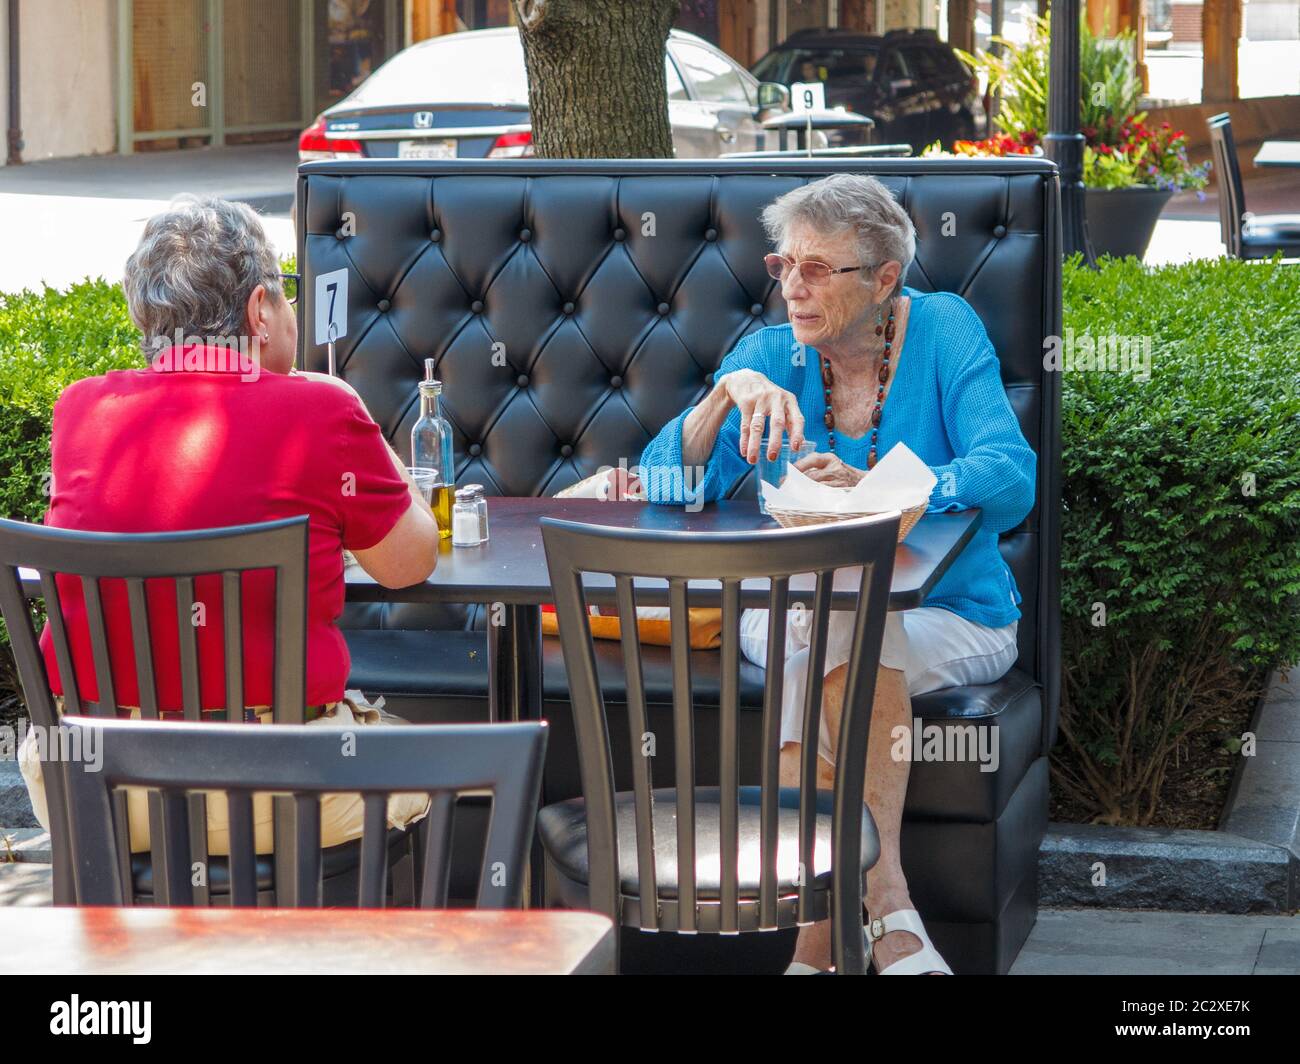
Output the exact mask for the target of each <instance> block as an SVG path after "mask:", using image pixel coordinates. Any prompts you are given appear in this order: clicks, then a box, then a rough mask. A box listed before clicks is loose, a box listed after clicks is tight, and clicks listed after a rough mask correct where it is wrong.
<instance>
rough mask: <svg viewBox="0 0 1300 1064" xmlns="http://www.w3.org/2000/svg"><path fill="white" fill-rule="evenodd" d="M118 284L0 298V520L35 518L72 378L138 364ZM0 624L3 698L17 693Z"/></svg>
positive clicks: (45, 494) (136, 337)
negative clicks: (56, 420)
mask: <svg viewBox="0 0 1300 1064" xmlns="http://www.w3.org/2000/svg"><path fill="white" fill-rule="evenodd" d="M139 342H140V333H139V331H138V330H137V329H136V327H135V326H134V325H133V324H132V323H131V318H130V315H129V314H128V313H127V310H126V299H125V297H124V296H123V295H122V289H121V287H120V286H118V285H113V284H109V283H108V282H107V281H104V280H102V279H101V280H95V281H91V280H86V281H82V282H81V283H80V284H75V285H72V286H71V287H70V288H68V289H66V290H65V291H59V290H57V289H53V288H46V289H45V290H44V291H41V292H32V291H28V290H24V291H22V292H19V293H18V294H16V295H5V294H3V293H0V517H7V518H12V519H14V520H19V521H40V520H41V519H42V518H43V516H44V514H45V507H46V505H47V504H48V501H49V469H50V415H51V414H52V413H53V410H54V402H55V400H56V399H58V397H59V395H60V393H61V392H62V391H63V389H64V388H66V387H67V386H68V385H69V384H71V383H72V382H73V381H76V380H80V379H81V378H82V377H91V376H94V375H95V374H98V373H107V372H108V371H109V370H111V369H125V368H128V367H131V366H143V365H144V356H143V355H142V354H141V352H140V347H139ZM17 686H18V684H17V676H16V674H15V672H14V668H13V661H12V658H11V657H10V654H9V637H8V633H7V632H6V631H5V628H4V623H3V621H0V697H3V695H4V694H5V693H6V692H7V691H13V690H16V689H17Z"/></svg>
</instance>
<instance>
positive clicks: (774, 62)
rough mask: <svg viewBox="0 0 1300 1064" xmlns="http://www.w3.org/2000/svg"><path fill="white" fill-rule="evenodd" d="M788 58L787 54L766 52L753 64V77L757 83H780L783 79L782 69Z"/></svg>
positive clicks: (788, 54)
mask: <svg viewBox="0 0 1300 1064" xmlns="http://www.w3.org/2000/svg"><path fill="white" fill-rule="evenodd" d="M789 58H790V53H789V52H768V53H767V55H765V56H763V58H762V59H760V60H759V61H758V62H757V63H755V64H754V71H753V74H754V77H756V78H758V80H759V81H782V80H784V78H785V74H784V67H785V63H786V60H787V59H789Z"/></svg>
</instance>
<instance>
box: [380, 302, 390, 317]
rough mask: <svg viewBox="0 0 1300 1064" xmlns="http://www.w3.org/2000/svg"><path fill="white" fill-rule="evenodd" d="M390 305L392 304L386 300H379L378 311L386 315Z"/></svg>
mask: <svg viewBox="0 0 1300 1064" xmlns="http://www.w3.org/2000/svg"><path fill="white" fill-rule="evenodd" d="M392 305H393V304H392V303H390V302H388V300H386V299H381V300H380V301H379V309H380V311H382V312H383V313H385V314H387V313H388V308H389V307H391V306H392Z"/></svg>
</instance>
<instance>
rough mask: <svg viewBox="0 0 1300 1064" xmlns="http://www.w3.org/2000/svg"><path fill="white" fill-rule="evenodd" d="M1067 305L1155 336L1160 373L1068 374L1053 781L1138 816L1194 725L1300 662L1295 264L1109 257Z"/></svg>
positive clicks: (1107, 328)
mask: <svg viewBox="0 0 1300 1064" xmlns="http://www.w3.org/2000/svg"><path fill="white" fill-rule="evenodd" d="M1065 307H1066V314H1065V321H1066V325H1067V331H1068V329H1070V328H1072V329H1073V330H1074V332H1075V334H1076V338H1077V335H1079V334H1084V333H1087V334H1089V335H1090V336H1092V337H1093V339H1094V341H1095V340H1096V338H1098V337H1105V336H1110V335H1112V334H1114V335H1118V336H1124V337H1149V338H1150V343H1151V363H1150V370H1151V372H1150V379H1149V380H1142V379H1139V378H1140V374H1133V373H1127V374H1126V373H1122V372H1103V371H1097V370H1092V371H1089V370H1086V369H1083V370H1077V371H1074V372H1071V371H1069V370H1068V369H1067V370H1066V371H1065V374H1064V378H1063V395H1064V398H1063V437H1064V439H1063V458H1062V473H1063V485H1064V489H1063V490H1064V512H1063V515H1062V537H1063V538H1062V549H1061V555H1062V594H1061V599H1062V618H1063V639H1062V642H1063V662H1064V682H1063V693H1062V709H1061V729H1062V735H1063V739H1064V742H1063V743H1061V744H1060V745H1058V747H1057V749H1056V756H1055V758H1054V763H1053V767H1054V770H1055V771H1054V781H1055V785H1056V786H1058V787H1061V788H1064V790H1065V791H1066V792H1067V793H1068V794H1070V795H1071V796H1072V797H1074V798H1075V799H1077V800H1079V801H1080V802H1082V803H1084V804H1085V806H1087V807H1090V808H1091V809H1092V810H1093V811H1094V813H1095V814H1096V817H1097V819H1098V820H1101V821H1105V822H1112V823H1126V824H1133V823H1138V824H1140V823H1147V822H1149V821H1150V820H1151V819H1152V817H1153V815H1154V812H1155V808H1156V802H1157V798H1158V795H1159V791H1160V787H1161V784H1162V783H1163V781H1164V778H1165V774H1166V771H1167V769H1168V768H1169V767H1170V766H1171V765H1172V764H1173V762H1174V760H1175V758H1177V757H1179V756H1181V755H1182V754H1183V753H1184V752H1185V750H1186V749H1187V745H1186V744H1187V741H1188V739H1189V738H1190V737H1191V736H1193V735H1195V734H1196V733H1197V732H1199V731H1203V730H1204V729H1206V728H1207V727H1210V726H1212V725H1213V723H1214V722H1215V721H1216V720H1217V719H1218V718H1220V717H1222V716H1224V715H1225V713H1226V712H1227V711H1229V710H1231V709H1233V708H1234V707H1238V708H1239V707H1241V706H1242V705H1243V704H1244V703H1247V702H1249V701H1252V700H1253V699H1255V698H1257V697H1258V694H1259V688H1260V684H1261V682H1262V680H1263V679H1264V678H1265V677H1266V676H1267V673H1268V672H1269V671H1270V670H1271V669H1272V668H1274V667H1278V666H1285V665H1288V664H1293V663H1296V662H1297V661H1300V269H1297V268H1296V267H1294V266H1282V265H1279V264H1277V263H1276V262H1274V263H1263V264H1258V263H1256V264H1247V263H1241V262H1234V261H1229V260H1226V259H1218V260H1207V261H1199V262H1193V263H1189V264H1186V265H1179V266H1170V267H1164V268H1160V269H1154V270H1149V269H1144V268H1143V267H1142V266H1141V265H1140V264H1139V263H1138V262H1137V260H1135V259H1131V258H1130V259H1126V260H1122V261H1115V260H1111V259H1104V260H1103V261H1102V263H1101V265H1100V268H1099V269H1097V270H1095V271H1093V270H1087V269H1082V268H1077V267H1076V266H1074V265H1069V266H1068V268H1067V269H1066V271H1065ZM1103 610H1104V612H1103Z"/></svg>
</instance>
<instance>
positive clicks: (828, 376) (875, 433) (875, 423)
mask: <svg viewBox="0 0 1300 1064" xmlns="http://www.w3.org/2000/svg"><path fill="white" fill-rule="evenodd" d="M894 303H895V300H894V299H891V300H890V301H889V320H888V321H887V322H886V323H885V324H884V325H881V324H880V323H879V315H877V323H876V335H877V336H879V335H880V334H881V333H884V335H885V354H884V358H883V359H881V362H880V372H879V373H878V374H877V378H876V379H877V386H876V406H875V409H874V410H872V412H871V449H870V450H869V451H868V452H867V468H868V469H870V468H871V467H872V466H874V465H875V464H876V439H877V437H879V435H880V411H881V408H882V407H884V405H885V385H886V384H888V383H889V356H890V353H891V351H892V349H893V346H894ZM834 383H835V375H834V374H833V373H832V372H831V362H830V359H828V358H827V357H826V356H825V355H823V356H822V387H823V389H824V390H825V395H826V418H825V421H826V428H827V436H828V437H829V439H830V449H831V454H834V453H835V411H834V410H833V409H832V407H831V386H832V385H833V384H834Z"/></svg>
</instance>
